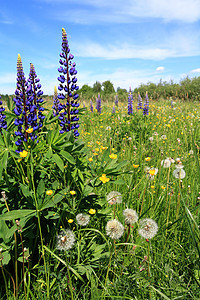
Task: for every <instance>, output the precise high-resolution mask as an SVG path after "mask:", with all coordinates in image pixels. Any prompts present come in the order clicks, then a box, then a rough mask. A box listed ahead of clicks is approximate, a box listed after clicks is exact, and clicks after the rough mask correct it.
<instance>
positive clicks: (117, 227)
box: [106, 219, 124, 240]
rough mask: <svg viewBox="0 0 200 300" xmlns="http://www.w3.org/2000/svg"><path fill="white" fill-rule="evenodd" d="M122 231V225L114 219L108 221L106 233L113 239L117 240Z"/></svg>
mask: <svg viewBox="0 0 200 300" xmlns="http://www.w3.org/2000/svg"><path fill="white" fill-rule="evenodd" d="M123 233H124V226H123V225H122V224H121V223H120V222H119V221H117V220H116V219H114V220H111V221H108V223H107V225H106V234H107V235H108V236H109V237H110V238H111V239H113V240H118V239H120V237H121V236H122V235H123Z"/></svg>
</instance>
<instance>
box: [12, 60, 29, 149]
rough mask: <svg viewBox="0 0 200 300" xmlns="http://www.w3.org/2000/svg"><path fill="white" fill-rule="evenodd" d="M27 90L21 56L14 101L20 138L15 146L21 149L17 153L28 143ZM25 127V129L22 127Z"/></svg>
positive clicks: (17, 131)
mask: <svg viewBox="0 0 200 300" xmlns="http://www.w3.org/2000/svg"><path fill="white" fill-rule="evenodd" d="M26 90H27V82H26V78H25V76H24V70H23V66H22V60H21V56H20V54H18V57H17V88H16V90H15V98H13V101H14V102H15V108H14V113H15V115H16V119H15V121H14V124H15V125H16V126H17V130H16V131H15V135H16V136H17V137H18V140H17V141H16V142H15V144H16V145H17V146H18V147H19V150H17V152H20V150H22V149H21V145H22V143H23V142H27V140H28V132H26V130H27V129H28V118H27V107H26ZM23 125H24V128H23V127H22V126H23Z"/></svg>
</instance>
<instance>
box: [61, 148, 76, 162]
mask: <svg viewBox="0 0 200 300" xmlns="http://www.w3.org/2000/svg"><path fill="white" fill-rule="evenodd" d="M60 155H62V156H63V157H64V158H65V159H66V160H67V161H68V162H69V163H70V164H72V165H75V164H76V161H75V159H74V158H73V156H72V155H71V154H70V153H69V152H67V151H64V150H61V151H60Z"/></svg>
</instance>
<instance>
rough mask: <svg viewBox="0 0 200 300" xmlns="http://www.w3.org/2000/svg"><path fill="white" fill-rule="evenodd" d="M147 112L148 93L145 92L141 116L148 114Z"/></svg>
mask: <svg viewBox="0 0 200 300" xmlns="http://www.w3.org/2000/svg"><path fill="white" fill-rule="evenodd" d="M148 114H149V97H148V93H147V92H146V96H145V102H144V107H143V116H148Z"/></svg>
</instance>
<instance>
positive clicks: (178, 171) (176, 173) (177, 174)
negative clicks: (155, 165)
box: [173, 168, 185, 179]
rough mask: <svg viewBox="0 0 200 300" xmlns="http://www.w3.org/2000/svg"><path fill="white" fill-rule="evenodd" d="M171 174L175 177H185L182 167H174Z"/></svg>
mask: <svg viewBox="0 0 200 300" xmlns="http://www.w3.org/2000/svg"><path fill="white" fill-rule="evenodd" d="M173 176H174V177H175V178H177V179H179V178H180V179H183V178H185V171H184V170H183V169H180V168H176V169H175V170H174V172H173Z"/></svg>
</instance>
